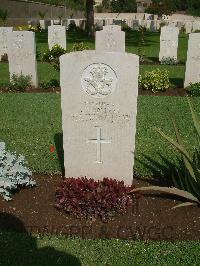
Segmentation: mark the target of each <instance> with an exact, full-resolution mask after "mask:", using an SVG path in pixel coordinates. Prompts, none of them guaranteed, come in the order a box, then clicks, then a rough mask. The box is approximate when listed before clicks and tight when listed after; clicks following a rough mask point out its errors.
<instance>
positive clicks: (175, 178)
mask: <svg viewBox="0 0 200 266" xmlns="http://www.w3.org/2000/svg"><path fill="white" fill-rule="evenodd" d="M188 104H189V107H190V111H191V115H192V120H193V123H194V128H195V132H196V135H197V140H198V143H197V147H196V148H195V151H194V154H193V156H191V155H190V154H189V152H188V151H187V149H186V148H185V145H184V143H183V140H182V137H181V135H180V133H179V129H178V127H177V125H176V122H175V118H174V116H173V115H171V121H172V124H173V128H174V131H175V134H176V141H175V140H173V139H172V138H170V137H169V136H167V135H166V134H165V133H164V132H163V131H162V130H161V129H159V128H157V129H156V131H157V132H158V133H159V134H160V135H161V136H162V137H163V138H164V139H165V140H167V141H168V142H169V143H170V144H171V145H173V146H174V147H175V148H176V149H177V150H178V151H179V153H180V155H181V159H180V164H179V168H176V167H174V168H175V169H174V174H173V175H172V182H173V187H159V186H150V187H142V188H137V189H134V190H132V192H136V191H160V192H164V193H169V194H174V195H177V196H179V197H182V198H184V199H186V200H187V202H184V203H182V204H179V205H177V206H176V207H181V206H188V205H193V204H195V205H196V204H197V205H200V120H199V118H198V116H197V114H196V113H195V111H194V109H193V107H192V103H191V101H190V100H189V98H188Z"/></svg>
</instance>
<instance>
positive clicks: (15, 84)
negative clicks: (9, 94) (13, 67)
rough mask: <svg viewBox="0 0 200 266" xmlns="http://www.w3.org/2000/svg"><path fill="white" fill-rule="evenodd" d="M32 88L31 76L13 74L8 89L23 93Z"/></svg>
mask: <svg viewBox="0 0 200 266" xmlns="http://www.w3.org/2000/svg"><path fill="white" fill-rule="evenodd" d="M31 86H32V82H31V76H29V75H27V76H24V75H22V74H20V75H16V74H13V75H12V77H11V80H10V84H9V89H11V90H13V91H24V90H25V89H27V88H30V87H31Z"/></svg>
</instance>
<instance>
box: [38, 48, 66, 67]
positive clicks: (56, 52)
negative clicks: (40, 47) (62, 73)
mask: <svg viewBox="0 0 200 266" xmlns="http://www.w3.org/2000/svg"><path fill="white" fill-rule="evenodd" d="M66 53H67V51H66V50H65V49H64V48H62V47H61V46H59V45H57V44H56V45H54V46H53V47H52V49H51V50H48V51H47V52H45V53H44V54H43V56H42V61H45V62H48V63H50V64H51V65H52V66H53V67H54V68H55V69H56V70H59V69H60V62H59V57H60V56H61V55H63V54H66Z"/></svg>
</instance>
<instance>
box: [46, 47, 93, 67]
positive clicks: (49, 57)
mask: <svg viewBox="0 0 200 266" xmlns="http://www.w3.org/2000/svg"><path fill="white" fill-rule="evenodd" d="M87 49H89V48H88V46H86V45H85V44H84V43H83V42H81V43H75V44H74V45H73V46H72V48H71V49H70V50H65V49H64V48H62V47H60V46H59V45H57V44H56V45H54V46H53V47H52V49H51V50H48V51H47V52H45V53H44V54H43V55H42V61H44V62H48V63H50V64H51V65H52V66H53V67H54V68H55V69H56V70H59V69H60V61H59V57H60V56H61V55H63V54H66V53H69V52H76V51H83V50H87Z"/></svg>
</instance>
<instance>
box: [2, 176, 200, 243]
mask: <svg viewBox="0 0 200 266" xmlns="http://www.w3.org/2000/svg"><path fill="white" fill-rule="evenodd" d="M34 179H35V180H36V182H37V187H34V188H30V189H23V190H21V191H19V192H18V193H16V194H15V195H14V196H13V200H12V201H10V202H6V201H4V200H3V199H2V198H0V209H1V213H0V230H9V231H17V232H28V233H36V234H41V235H44V234H45V235H46V234H50V235H51V234H61V235H66V236H80V237H82V238H92V239H93V238H118V239H133V240H136V239H141V240H168V241H176V240H179V241H180V240H200V226H199V225H200V208H199V207H196V206H194V207H193V206H192V207H182V208H177V209H172V207H174V206H175V205H176V204H177V203H180V201H179V200H178V199H176V198H173V197H169V196H167V195H161V194H157V195H155V194H153V195H142V196H141V197H140V198H139V200H138V202H137V204H136V205H135V207H134V208H133V209H132V210H131V211H130V212H129V213H128V214H126V215H124V216H120V217H116V218H115V219H114V220H112V221H109V222H108V223H103V222H101V221H100V220H96V221H93V222H91V221H86V220H79V219H76V218H73V217H71V216H68V215H67V214H65V213H64V212H62V211H58V210H57V209H56V208H55V207H54V203H55V188H56V186H57V185H58V184H59V183H60V182H61V180H62V177H61V176H47V175H35V176H34ZM135 184H136V187H140V186H143V185H149V184H148V183H146V182H144V181H138V180H135Z"/></svg>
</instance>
